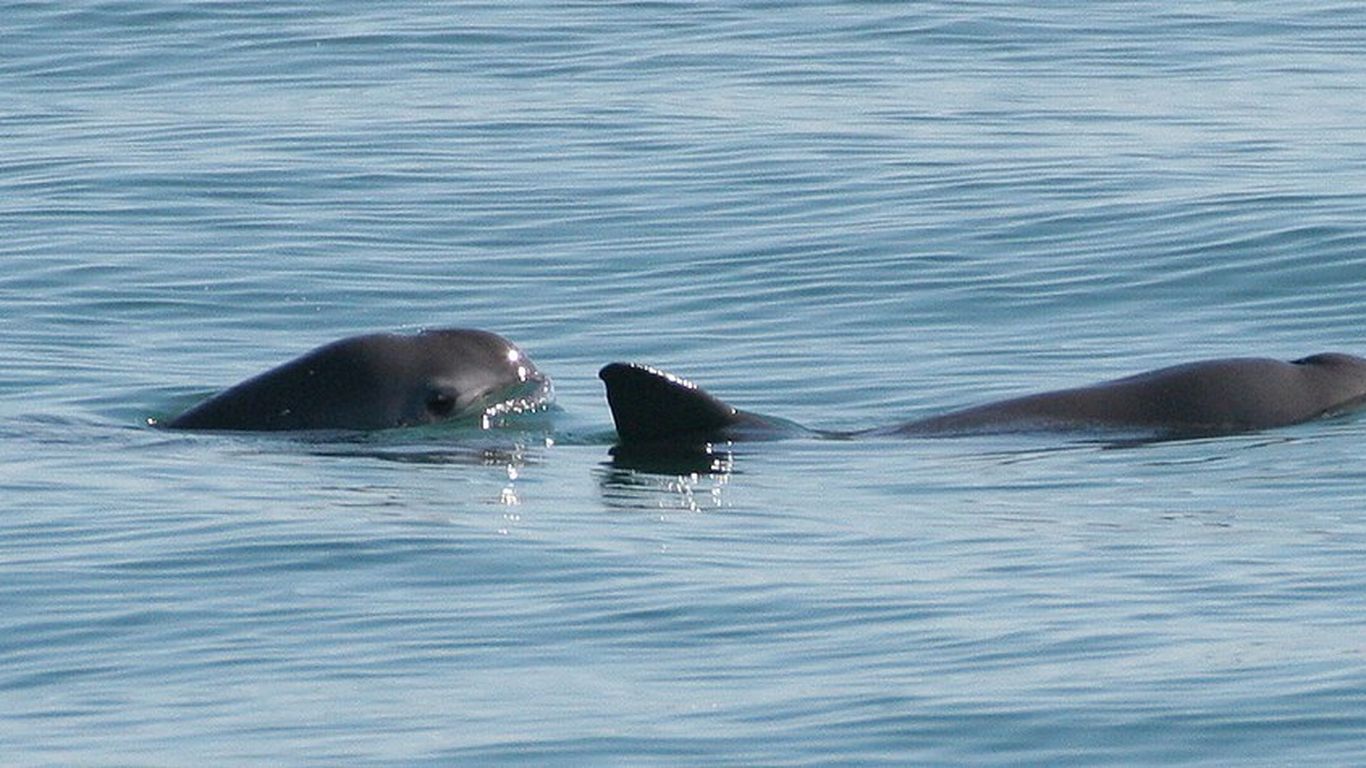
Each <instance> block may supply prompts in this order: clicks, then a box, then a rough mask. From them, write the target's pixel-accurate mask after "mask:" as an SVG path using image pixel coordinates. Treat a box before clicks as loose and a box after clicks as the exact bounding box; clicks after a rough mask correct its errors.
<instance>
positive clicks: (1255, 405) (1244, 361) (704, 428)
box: [599, 353, 1366, 445]
mask: <svg viewBox="0 0 1366 768" xmlns="http://www.w3.org/2000/svg"><path fill="white" fill-rule="evenodd" d="M599 376H600V377H601V378H602V380H603V382H604V383H605V384H606V386H607V402H608V405H609V406H610V407H611V409H612V418H613V420H614V421H615V422H616V425H617V434H618V437H619V438H620V440H621V442H622V443H623V444H655V445H663V444H674V445H687V444H697V443H701V442H708V441H720V440H772V439H778V438H782V437H791V436H794V435H802V434H805V435H815V436H821V437H845V438H847V437H856V436H863V435H893V436H905V437H913V436H935V435H964V434H983V433H1000V432H1027V431H1086V430H1093V431H1109V432H1115V431H1123V432H1141V433H1144V434H1148V435H1151V436H1153V437H1182V436H1201V435H1224V434H1235V433H1238V432H1247V431H1252V430H1258V429H1269V428H1273V427H1282V426H1287V425H1290V424H1298V423H1300V422H1304V421H1309V420H1311V419H1315V418H1319V417H1321V416H1326V415H1329V414H1334V413H1340V412H1345V411H1350V410H1353V409H1356V408H1359V407H1361V406H1362V405H1363V403H1366V359H1363V358H1360V357H1356V356H1353V355H1346V354H1340V353H1325V354H1319V355H1312V356H1310V357H1306V358H1302V359H1299V360H1293V361H1290V362H1285V361H1282V360H1270V359H1265V358H1231V359H1225V360H1205V361H1200V362H1194V363H1186V364H1184V365H1176V366H1172V367H1169V368H1161V369H1159V370H1155V371H1149V372H1147V373H1140V374H1138V375H1135V376H1129V377H1126V378H1122V379H1115V380H1112V381H1105V382H1101V383H1099V384H1092V385H1089V386H1085V387H1076V388H1073V389H1062V390H1057V391H1054V392H1044V393H1041V394H1037V395H1027V396H1025V397H1017V398H1012V399H1010V400H1001V401H999V402H994V403H987V404H985V405H979V406H976V407H973V408H966V409H963V410H959V411H953V412H951V413H947V414H944V415H942V416H934V417H931V418H928V419H920V420H917V421H912V422H909V423H906V424H900V425H895V426H891V427H883V428H879V429H873V430H867V431H863V432H823V431H816V430H809V429H806V428H805V427H801V426H800V425H797V424H793V423H792V422H788V421H784V420H781V419H774V418H770V417H767V416H762V415H760V414H756V413H750V412H748V411H742V410H740V409H738V408H735V407H734V406H731V405H729V404H727V403H725V402H723V401H721V400H718V399H717V398H715V397H713V396H711V395H709V394H707V393H706V392H705V391H703V390H702V389H700V388H698V387H697V385H695V384H692V383H691V382H688V381H685V380H683V379H680V378H678V377H676V376H673V375H671V374H667V373H664V372H663V371H658V370H656V369H653V368H650V367H648V366H642V365H636V364H630V363H612V364H611V365H608V366H606V367H605V368H603V369H602V371H601V372H600V373H599Z"/></svg>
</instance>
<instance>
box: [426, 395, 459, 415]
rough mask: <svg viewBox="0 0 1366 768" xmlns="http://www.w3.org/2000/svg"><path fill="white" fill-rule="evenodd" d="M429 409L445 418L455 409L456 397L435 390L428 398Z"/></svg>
mask: <svg viewBox="0 0 1366 768" xmlns="http://www.w3.org/2000/svg"><path fill="white" fill-rule="evenodd" d="M427 411H428V412H429V413H431V414H432V415H433V416H435V417H437V418H439V419H444V418H446V417H447V416H450V415H451V413H452V412H454V411H455V398H453V397H451V396H450V395H448V394H446V393H445V392H433V393H432V394H431V396H429V397H428V398H427Z"/></svg>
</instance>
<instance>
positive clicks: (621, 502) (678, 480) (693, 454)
mask: <svg viewBox="0 0 1366 768" xmlns="http://www.w3.org/2000/svg"><path fill="white" fill-rule="evenodd" d="M610 454H611V458H610V460H608V461H606V462H604V463H603V464H602V465H601V467H600V469H599V470H598V471H597V473H596V474H597V476H598V484H599V488H600V489H601V491H602V499H603V502H604V503H605V504H606V505H607V506H608V507H609V508H612V509H617V510H629V511H639V510H649V511H659V510H661V509H676V510H684V511H691V512H700V511H702V510H704V509H716V508H719V507H722V506H724V505H725V500H724V495H723V494H724V490H725V488H726V486H727V485H729V483H730V479H731V477H732V475H734V474H735V461H736V457H735V454H734V453H732V452H731V451H730V450H729V449H723V448H718V447H717V446H714V445H697V446H669V447H666V448H661V447H660V446H649V447H647V448H639V447H632V446H626V445H616V446H613V447H612V449H611V450H610Z"/></svg>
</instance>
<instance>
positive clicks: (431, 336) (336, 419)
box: [165, 329, 551, 431]
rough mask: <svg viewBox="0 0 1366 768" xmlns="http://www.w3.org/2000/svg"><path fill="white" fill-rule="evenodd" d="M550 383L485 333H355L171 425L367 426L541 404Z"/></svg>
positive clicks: (264, 428)
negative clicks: (358, 334) (362, 334)
mask: <svg viewBox="0 0 1366 768" xmlns="http://www.w3.org/2000/svg"><path fill="white" fill-rule="evenodd" d="M550 398H551V387H550V380H549V379H548V378H547V377H545V376H544V375H543V374H542V373H541V372H540V371H538V370H537V369H536V366H535V365H534V364H533V363H532V362H531V360H530V358H528V357H527V356H526V354H525V353H523V352H522V351H521V350H520V349H518V348H517V347H516V346H515V345H514V344H512V342H510V341H508V340H507V339H504V338H503V337H501V336H498V335H496V334H493V333H489V332H487V331H478V330H470V329H444V330H430V331H423V332H421V333H417V334H413V335H399V334H389V333H377V334H369V335H365V336H353V337H351V338H347V339H342V340H341V341H335V342H332V343H331V344H326V345H324V346H321V347H318V348H317V349H314V350H313V351H311V352H308V353H306V354H304V355H303V356H302V357H299V358H296V359H294V360H291V361H289V362H287V363H285V364H283V365H281V366H279V367H277V368H272V369H271V370H269V371H266V372H265V373H262V374H260V375H259V376H255V377H253V378H250V379H247V380H246V381H244V382H242V383H240V384H237V385H236V386H234V387H232V388H230V389H227V390H225V391H223V392H221V393H219V394H217V395H215V396H213V397H211V398H209V399H208V400H205V401H204V402H202V403H200V404H199V405H196V406H195V407H193V408H191V409H190V410H188V411H186V412H184V413H182V414H180V415H179V416H177V417H175V418H174V419H171V420H170V421H169V422H167V423H166V425H165V426H167V427H169V428H171V429H204V430H251V431H283V430H324V429H325V430H374V429H389V428H392V427H408V426H415V425H420V424H433V423H436V422H440V421H446V420H448V419H458V418H463V417H470V418H472V417H475V416H478V415H480V414H491V413H502V412H510V411H520V410H533V409H539V408H541V407H544V406H545V405H547V404H548V403H549V401H550Z"/></svg>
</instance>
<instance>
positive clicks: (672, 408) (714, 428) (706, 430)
mask: <svg viewBox="0 0 1366 768" xmlns="http://www.w3.org/2000/svg"><path fill="white" fill-rule="evenodd" d="M598 378H600V379H602V381H603V383H604V384H606V385H607V405H608V406H609V407H610V408H611V409H612V421H614V422H616V425H617V435H618V436H619V437H620V438H621V440H622V442H627V443H632V442H669V441H679V440H698V441H701V440H705V439H706V438H707V437H708V436H714V435H717V434H718V433H720V432H722V431H723V430H725V429H726V428H727V427H729V426H732V425H734V424H736V423H737V422H741V421H743V420H744V415H742V413H741V412H740V411H738V410H736V409H735V408H734V407H732V406H730V405H728V404H726V403H724V402H722V401H720V400H718V399H716V398H715V397H712V396H711V395H709V394H707V393H706V391H704V390H703V389H702V388H701V387H698V386H697V385H696V384H694V383H692V382H691V381H687V380H686V379H681V378H679V377H677V376H674V375H673V374H671V373H665V372H664V371H661V370H658V369H656V368H651V367H650V366H648V365H640V364H638V363H612V364H610V365H607V366H605V367H604V368H603V369H602V370H601V371H599V372H598Z"/></svg>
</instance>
